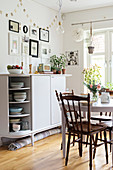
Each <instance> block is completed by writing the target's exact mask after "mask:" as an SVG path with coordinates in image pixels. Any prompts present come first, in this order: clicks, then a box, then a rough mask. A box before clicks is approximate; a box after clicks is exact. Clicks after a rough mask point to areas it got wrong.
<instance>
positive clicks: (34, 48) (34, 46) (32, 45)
mask: <svg viewBox="0 0 113 170" xmlns="http://www.w3.org/2000/svg"><path fill="white" fill-rule="evenodd" d="M38 48H39V42H38V41H36V40H31V39H30V40H29V55H31V56H32V57H36V58H38Z"/></svg>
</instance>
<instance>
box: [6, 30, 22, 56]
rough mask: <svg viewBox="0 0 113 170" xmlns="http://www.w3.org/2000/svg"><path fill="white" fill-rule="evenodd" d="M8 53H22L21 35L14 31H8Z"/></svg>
mask: <svg viewBox="0 0 113 170" xmlns="http://www.w3.org/2000/svg"><path fill="white" fill-rule="evenodd" d="M8 54H9V55H19V54H20V36H19V35H18V34H14V33H8Z"/></svg>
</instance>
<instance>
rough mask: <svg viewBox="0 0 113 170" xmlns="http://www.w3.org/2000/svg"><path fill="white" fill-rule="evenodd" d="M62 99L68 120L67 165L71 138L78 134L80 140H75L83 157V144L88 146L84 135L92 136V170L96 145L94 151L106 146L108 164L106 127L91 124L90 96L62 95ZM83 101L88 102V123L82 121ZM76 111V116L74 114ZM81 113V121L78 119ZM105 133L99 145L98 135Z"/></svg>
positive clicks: (90, 143)
mask: <svg viewBox="0 0 113 170" xmlns="http://www.w3.org/2000/svg"><path fill="white" fill-rule="evenodd" d="M60 99H61V101H62V108H63V114H64V116H65V119H66V126H67V131H68V142H67V154H66V160H65V165H66V166H67V163H68V156H69V149H70V138H71V136H73V135H75V134H78V136H79V138H78V139H76V140H75V142H78V143H79V147H80V149H79V151H80V156H81V157H82V144H86V141H83V135H86V136H87V135H89V136H90V142H89V143H88V145H90V170H92V145H94V150H95V148H96V147H98V146H101V145H102V144H105V151H106V163H108V151H107V139H106V127H104V126H101V125H96V124H91V122H90V117H91V115H90V94H88V96H87V97H82V96H63V95H62V94H61V93H60ZM82 101H86V102H87V106H86V109H87V121H83V120H82V116H81V103H82ZM67 110H68V111H69V115H70V118H69V115H67ZM73 110H74V114H72V113H73ZM78 113H79V116H80V119H78V118H77V115H78ZM102 131H104V142H102V143H99V144H98V143H97V140H98V133H99V132H102ZM94 135H96V139H95V142H94V143H92V136H94Z"/></svg>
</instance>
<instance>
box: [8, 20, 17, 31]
mask: <svg viewBox="0 0 113 170" xmlns="http://www.w3.org/2000/svg"><path fill="white" fill-rule="evenodd" d="M9 31H12V32H16V33H19V22H17V21H13V20H9Z"/></svg>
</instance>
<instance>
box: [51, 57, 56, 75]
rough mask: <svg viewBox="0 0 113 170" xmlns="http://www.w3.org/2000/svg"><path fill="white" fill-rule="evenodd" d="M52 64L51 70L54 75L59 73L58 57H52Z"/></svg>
mask: <svg viewBox="0 0 113 170" xmlns="http://www.w3.org/2000/svg"><path fill="white" fill-rule="evenodd" d="M50 63H51V70H52V71H53V73H54V74H56V71H57V56H56V55H53V56H51V57H50Z"/></svg>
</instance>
